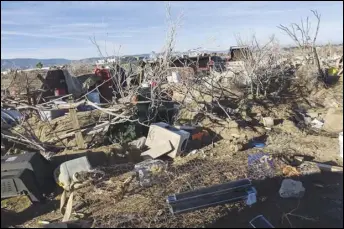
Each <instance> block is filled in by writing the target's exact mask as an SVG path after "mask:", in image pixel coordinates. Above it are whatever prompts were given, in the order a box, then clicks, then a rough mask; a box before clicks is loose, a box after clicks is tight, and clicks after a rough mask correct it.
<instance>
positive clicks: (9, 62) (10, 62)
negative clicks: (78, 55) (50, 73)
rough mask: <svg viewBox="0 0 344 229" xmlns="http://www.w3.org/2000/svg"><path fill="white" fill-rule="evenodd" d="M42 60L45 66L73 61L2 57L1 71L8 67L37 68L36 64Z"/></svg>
mask: <svg viewBox="0 0 344 229" xmlns="http://www.w3.org/2000/svg"><path fill="white" fill-rule="evenodd" d="M38 62H41V63H42V64H43V66H44V67H50V66H53V65H64V64H68V63H71V60H67V59H31V58H16V59H1V71H5V70H7V69H27V68H35V67H36V64H37V63H38Z"/></svg>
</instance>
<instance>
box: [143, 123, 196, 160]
mask: <svg viewBox="0 0 344 229" xmlns="http://www.w3.org/2000/svg"><path fill="white" fill-rule="evenodd" d="M189 137H190V133H188V132H186V131H184V130H179V129H177V128H175V127H172V126H170V125H169V124H167V123H164V122H158V123H152V124H151V125H150V127H149V132H148V136H147V140H146V146H148V147H149V148H151V149H152V148H154V147H156V146H157V145H158V144H159V142H163V141H169V142H170V144H171V145H172V146H173V151H172V152H171V153H169V154H168V156H169V157H171V158H175V157H177V156H179V155H180V154H181V153H182V152H184V151H185V149H186V145H187V143H188V139H189Z"/></svg>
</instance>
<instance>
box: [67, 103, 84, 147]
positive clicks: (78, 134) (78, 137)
mask: <svg viewBox="0 0 344 229" xmlns="http://www.w3.org/2000/svg"><path fill="white" fill-rule="evenodd" d="M69 115H70V119H71V121H72V126H73V128H74V130H76V131H75V139H76V144H77V146H78V147H79V149H84V148H85V141H84V138H83V137H82V133H81V131H80V125H79V120H78V116H77V114H76V109H75V108H72V109H69Z"/></svg>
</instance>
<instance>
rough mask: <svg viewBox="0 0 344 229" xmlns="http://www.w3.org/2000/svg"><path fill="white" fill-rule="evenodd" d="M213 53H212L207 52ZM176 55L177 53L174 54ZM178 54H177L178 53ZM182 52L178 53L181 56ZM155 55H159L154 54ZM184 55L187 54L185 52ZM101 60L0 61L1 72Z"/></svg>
mask: <svg viewBox="0 0 344 229" xmlns="http://www.w3.org/2000/svg"><path fill="white" fill-rule="evenodd" d="M209 52H214V51H209ZM226 52H227V51H217V53H226ZM176 53H177V52H176ZM178 53H179V52H178ZM181 53H182V52H180V54H181ZM156 54H157V55H158V54H159V53H156ZM184 54H187V52H185V53H184ZM149 56H150V54H137V55H125V56H122V57H140V58H143V57H149ZM100 59H103V58H100V57H91V58H85V59H80V60H68V59H62V58H59V59H58V58H57V59H32V58H16V59H1V71H5V70H8V69H21V70H23V69H29V68H35V67H36V64H37V63H38V62H41V63H42V64H43V67H51V66H54V65H64V64H70V63H82V64H90V63H95V62H96V61H97V60H100Z"/></svg>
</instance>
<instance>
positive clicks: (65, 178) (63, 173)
mask: <svg viewBox="0 0 344 229" xmlns="http://www.w3.org/2000/svg"><path fill="white" fill-rule="evenodd" d="M91 169H92V168H91V165H90V163H89V161H88V159H87V157H86V156H84V157H80V158H76V159H73V160H70V161H66V162H63V163H62V164H61V165H60V166H59V167H57V168H56V169H55V171H54V178H55V181H56V183H57V184H58V185H59V186H61V187H62V188H64V189H65V190H67V191H68V190H69V188H70V187H69V186H70V184H71V182H72V180H73V175H74V174H75V173H78V172H89V171H91Z"/></svg>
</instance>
